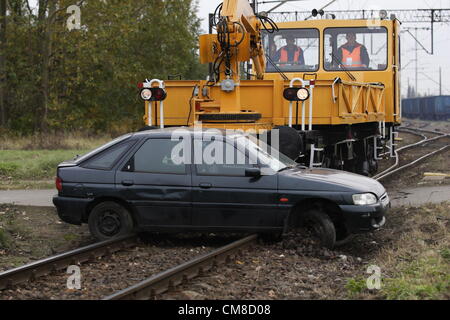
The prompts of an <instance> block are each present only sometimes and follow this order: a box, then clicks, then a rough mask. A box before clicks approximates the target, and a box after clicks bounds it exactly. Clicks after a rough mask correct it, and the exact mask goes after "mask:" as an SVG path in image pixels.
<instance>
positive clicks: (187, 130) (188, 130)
mask: <svg viewBox="0 0 450 320" xmlns="http://www.w3.org/2000/svg"><path fill="white" fill-rule="evenodd" d="M174 133H176V134H179V135H180V136H181V135H182V134H183V135H186V134H190V135H191V136H192V135H194V136H199V137H204V136H208V135H211V136H218V135H219V136H226V135H235V136H245V134H244V133H243V132H241V131H235V130H224V129H211V128H201V129H199V128H194V127H171V128H164V129H152V130H147V131H141V132H136V133H134V135H133V136H135V137H143V136H144V137H153V138H171V137H172V136H173V134H174Z"/></svg>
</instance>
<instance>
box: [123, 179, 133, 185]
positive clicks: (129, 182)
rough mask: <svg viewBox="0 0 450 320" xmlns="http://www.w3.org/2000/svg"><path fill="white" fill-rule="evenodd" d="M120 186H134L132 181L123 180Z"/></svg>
mask: <svg viewBox="0 0 450 320" xmlns="http://www.w3.org/2000/svg"><path fill="white" fill-rule="evenodd" d="M122 185H123V186H125V187H131V186H133V185H134V181H132V180H124V181H122Z"/></svg>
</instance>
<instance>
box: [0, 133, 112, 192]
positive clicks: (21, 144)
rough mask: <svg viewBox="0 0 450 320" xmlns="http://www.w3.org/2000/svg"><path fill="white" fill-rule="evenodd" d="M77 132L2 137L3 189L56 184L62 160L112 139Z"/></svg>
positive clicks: (0, 168) (0, 171)
mask: <svg viewBox="0 0 450 320" xmlns="http://www.w3.org/2000/svg"><path fill="white" fill-rule="evenodd" d="M109 140H110V138H109V137H106V136H105V137H96V138H93V137H77V136H75V135H66V136H61V135H55V136H40V135H36V136H32V137H26V138H25V137H1V138H0V190H2V189H42V188H52V187H53V178H54V176H55V174H56V168H57V166H58V164H59V163H61V162H63V161H66V160H70V159H73V158H74V157H75V156H76V155H81V154H84V153H86V152H89V151H90V150H92V149H94V148H96V147H98V146H100V145H102V144H104V143H106V142H108V141H109Z"/></svg>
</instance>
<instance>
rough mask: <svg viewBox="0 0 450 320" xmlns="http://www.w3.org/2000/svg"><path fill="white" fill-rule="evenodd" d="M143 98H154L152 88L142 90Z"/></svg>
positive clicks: (147, 99)
mask: <svg viewBox="0 0 450 320" xmlns="http://www.w3.org/2000/svg"><path fill="white" fill-rule="evenodd" d="M141 98H142V100H145V101H149V100H150V99H151V98H152V90H150V89H148V88H144V89H142V91H141Z"/></svg>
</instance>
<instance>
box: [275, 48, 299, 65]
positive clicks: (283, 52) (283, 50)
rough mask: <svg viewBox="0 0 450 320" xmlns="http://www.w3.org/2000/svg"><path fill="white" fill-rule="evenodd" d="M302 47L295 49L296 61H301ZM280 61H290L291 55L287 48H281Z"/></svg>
mask: <svg viewBox="0 0 450 320" xmlns="http://www.w3.org/2000/svg"><path fill="white" fill-rule="evenodd" d="M301 50H302V49H300V48H297V50H296V51H295V55H294V62H300V53H301ZM280 62H289V55H288V51H287V49H286V48H284V47H283V48H281V55H280Z"/></svg>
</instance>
